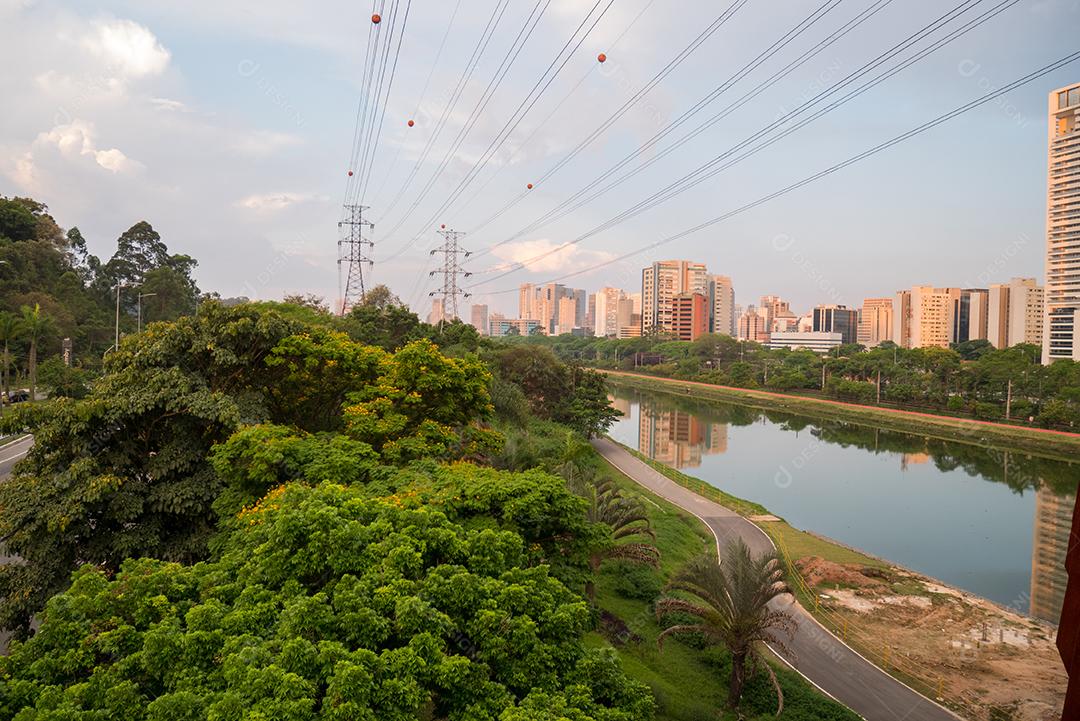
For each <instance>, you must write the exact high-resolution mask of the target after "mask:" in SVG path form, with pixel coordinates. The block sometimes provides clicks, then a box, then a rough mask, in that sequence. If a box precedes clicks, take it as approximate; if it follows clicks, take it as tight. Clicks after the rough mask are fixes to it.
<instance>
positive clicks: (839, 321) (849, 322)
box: [813, 305, 859, 343]
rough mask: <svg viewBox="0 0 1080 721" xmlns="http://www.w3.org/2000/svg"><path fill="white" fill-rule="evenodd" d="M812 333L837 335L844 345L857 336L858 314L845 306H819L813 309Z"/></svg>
mask: <svg viewBox="0 0 1080 721" xmlns="http://www.w3.org/2000/svg"><path fill="white" fill-rule="evenodd" d="M813 332H814V333H839V334H840V337H841V338H842V339H843V342H844V343H854V342H855V341H856V340H857V339H858V336H859V313H858V311H856V310H855V309H854V308H848V307H847V306H846V305H819V306H818V307H817V308H814V331H813Z"/></svg>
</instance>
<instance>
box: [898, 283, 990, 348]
mask: <svg viewBox="0 0 1080 721" xmlns="http://www.w3.org/2000/svg"><path fill="white" fill-rule="evenodd" d="M988 300H989V292H988V291H987V290H986V289H984V288H934V287H931V286H928V285H918V286H915V287H914V288H912V289H911V290H902V291H899V292H897V294H896V301H895V303H894V305H893V337H892V340H893V342H895V343H896V344H897V345H900V346H903V347H904V348H926V347H938V348H948V347H949V346H950V345H951V344H952V343H963V342H964V341H969V340H978V339H981V338H986V335H987V327H988V323H987V319H988V312H987V311H988V308H987V306H988V305H989V304H988Z"/></svg>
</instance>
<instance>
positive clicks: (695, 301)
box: [671, 293, 709, 340]
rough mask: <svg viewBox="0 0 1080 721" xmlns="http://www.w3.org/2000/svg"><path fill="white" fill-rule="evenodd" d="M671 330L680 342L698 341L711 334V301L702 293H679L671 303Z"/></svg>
mask: <svg viewBox="0 0 1080 721" xmlns="http://www.w3.org/2000/svg"><path fill="white" fill-rule="evenodd" d="M671 330H672V333H674V334H675V337H676V338H678V339H679V340H697V339H698V338H700V337H701V336H702V335H704V334H705V333H708V332H709V299H708V298H707V297H706V296H705V295H703V294H701V293H679V294H678V295H677V296H675V297H674V298H673V299H672V302H671Z"/></svg>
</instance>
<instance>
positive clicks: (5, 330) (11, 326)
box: [0, 311, 23, 412]
mask: <svg viewBox="0 0 1080 721" xmlns="http://www.w3.org/2000/svg"><path fill="white" fill-rule="evenodd" d="M22 331H23V327H22V319H21V318H19V317H17V316H16V315H15V314H14V313H9V312H7V311H4V312H2V313H0V343H3V344H4V358H3V363H4V367H3V369H2V370H0V378H2V381H0V386H2V387H0V391H3V393H4V400H5V401H6V400H7V397H8V393H9V392H10V391H11V386H10V384H9V382H8V380H9V378H8V369H9V368H11V355H10V353H9V347H10V345H11V342H12V341H14V340H16V339H18V337H19V336H20V335H22ZM2 411H3V405H2V403H0V412H2Z"/></svg>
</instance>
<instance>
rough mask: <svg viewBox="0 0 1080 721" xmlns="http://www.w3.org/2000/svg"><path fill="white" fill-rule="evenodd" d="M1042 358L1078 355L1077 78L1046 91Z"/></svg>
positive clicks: (1050, 360)
mask: <svg viewBox="0 0 1080 721" xmlns="http://www.w3.org/2000/svg"><path fill="white" fill-rule="evenodd" d="M1049 118H1050V123H1049V125H1050V127H1049V150H1048V155H1049V162H1048V166H1049V167H1048V169H1047V189H1046V293H1045V303H1046V315H1045V316H1044V320H1043V341H1042V345H1043V351H1042V358H1043V363H1047V364H1049V363H1053V362H1054V361H1055V360H1060V359H1062V358H1070V359H1072V360H1075V361H1080V83H1078V84H1076V85H1069V86H1068V87H1064V88H1059V89H1057V90H1055V91H1054V92H1052V93H1050V108H1049Z"/></svg>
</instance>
